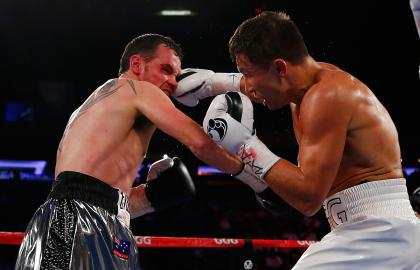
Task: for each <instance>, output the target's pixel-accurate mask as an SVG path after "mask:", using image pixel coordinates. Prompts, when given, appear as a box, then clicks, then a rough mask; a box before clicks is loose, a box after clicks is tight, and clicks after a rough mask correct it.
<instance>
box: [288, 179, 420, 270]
mask: <svg viewBox="0 0 420 270" xmlns="http://www.w3.org/2000/svg"><path fill="white" fill-rule="evenodd" d="M324 210H325V213H326V216H327V218H328V221H329V223H330V226H331V232H330V233H328V234H327V235H325V236H324V237H323V238H322V239H321V241H320V242H318V243H315V244H312V245H310V246H309V248H308V249H307V250H306V251H305V252H304V253H303V255H302V256H301V258H300V259H299V261H298V262H297V263H296V265H295V267H294V268H293V270H304V269H305V270H306V269H308V270H309V269H311V270H321V269H322V270H337V269H340V270H353V269H354V270H355V269H364V270H397V269H398V270H413V269H417V270H418V269H420V220H419V219H418V218H417V217H416V216H415V214H414V211H413V209H412V208H411V205H410V201H409V199H408V193H407V187H406V183H405V179H388V180H381V181H373V182H368V183H364V184H360V185H357V186H354V187H351V188H348V189H345V190H343V191H340V192H338V193H336V194H334V195H332V196H330V197H328V198H327V199H326V200H325V201H324Z"/></svg>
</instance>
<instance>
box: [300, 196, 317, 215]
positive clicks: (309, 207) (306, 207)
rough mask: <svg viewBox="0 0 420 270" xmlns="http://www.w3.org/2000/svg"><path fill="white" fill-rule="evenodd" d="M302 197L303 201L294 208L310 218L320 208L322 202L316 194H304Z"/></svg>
mask: <svg viewBox="0 0 420 270" xmlns="http://www.w3.org/2000/svg"><path fill="white" fill-rule="evenodd" d="M303 197H304V198H305V199H303V200H301V201H300V202H299V203H298V207H296V208H297V210H298V211H299V212H301V213H302V214H303V215H305V216H308V217H311V216H313V215H315V214H316V213H318V212H319V210H320V209H321V208H322V200H321V199H320V198H319V196H317V195H316V194H314V195H310V194H305V196H303Z"/></svg>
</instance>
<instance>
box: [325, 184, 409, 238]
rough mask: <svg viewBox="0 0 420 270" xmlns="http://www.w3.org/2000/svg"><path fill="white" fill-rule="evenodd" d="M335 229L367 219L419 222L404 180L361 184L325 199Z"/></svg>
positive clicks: (328, 214) (332, 226)
mask: <svg viewBox="0 0 420 270" xmlns="http://www.w3.org/2000/svg"><path fill="white" fill-rule="evenodd" d="M323 207H324V210H325V214H326V216H327V219H328V222H329V223H330V226H331V229H332V230H333V229H335V228H336V227H337V226H339V225H341V224H343V223H346V222H351V221H353V220H358V219H362V218H363V217H367V216H375V217H385V218H386V217H396V218H401V219H406V220H409V219H415V215H414V211H413V209H412V207H411V204H410V201H409V198H408V193H407V187H406V182H405V179H404V178H399V179H388V180H380V181H373V182H367V183H364V184H360V185H357V186H354V187H351V188H348V189H345V190H343V191H340V192H337V193H336V194H334V195H332V196H330V197H328V198H327V199H325V201H324V204H323Z"/></svg>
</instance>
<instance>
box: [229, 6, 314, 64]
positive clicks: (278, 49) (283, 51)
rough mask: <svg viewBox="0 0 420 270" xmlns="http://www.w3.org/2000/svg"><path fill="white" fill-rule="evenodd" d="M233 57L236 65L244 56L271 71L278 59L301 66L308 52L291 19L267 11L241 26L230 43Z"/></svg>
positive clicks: (285, 15)
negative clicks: (272, 65) (242, 55)
mask: <svg viewBox="0 0 420 270" xmlns="http://www.w3.org/2000/svg"><path fill="white" fill-rule="evenodd" d="M229 53H230V57H231V58H232V60H233V61H234V62H235V61H236V56H237V55H238V54H241V53H243V54H244V55H246V56H247V57H248V59H249V60H250V61H251V63H253V64H256V65H258V66H261V67H264V68H267V67H268V66H269V65H270V63H271V61H272V60H274V59H276V58H282V59H285V60H286V61H289V62H291V63H293V64H298V63H301V62H302V61H303V60H304V58H305V57H306V56H307V55H308V49H307V48H306V45H305V42H304V40H303V37H302V34H301V33H300V31H299V29H298V27H297V26H296V25H295V23H294V22H293V21H292V20H291V19H290V17H289V15H287V14H286V13H284V12H273V11H265V12H263V13H261V14H259V15H257V16H255V17H253V18H250V19H247V20H245V21H244V22H243V23H242V24H241V25H239V26H238V28H237V29H236V31H235V33H234V34H233V36H232V37H231V38H230V40H229Z"/></svg>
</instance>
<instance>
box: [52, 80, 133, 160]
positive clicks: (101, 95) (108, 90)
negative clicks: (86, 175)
mask: <svg viewBox="0 0 420 270" xmlns="http://www.w3.org/2000/svg"><path fill="white" fill-rule="evenodd" d="M116 81H117V80H110V81H108V82H107V83H105V84H104V85H103V86H102V87H101V88H99V89H97V90H96V91H94V92H93V93H92V94H91V95H90V96H89V97H88V99H87V100H86V101H85V102H84V103H83V104H82V106H80V107H79V108H78V109H77V110H76V111H75V112H74V113H73V114H72V115H71V117H70V119H69V122H68V123H67V126H66V129H65V130H64V134H63V136H62V138H61V141H60V144H59V146H58V151H59V152H61V149H62V146H63V140H64V137H65V136H66V135H67V133H68V131H69V129H70V128H71V126H72V125H73V123H74V122H75V121H76V120H77V118H79V117H80V116H82V115H83V114H84V113H86V112H87V110H88V109H89V108H91V107H92V106H93V105H95V104H96V103H98V102H100V101H102V100H103V99H105V98H107V97H109V96H111V95H112V94H114V93H115V92H117V91H118V89H120V88H121V87H122V86H123V84H120V85H119V86H117V87H115V85H116ZM127 81H128V84H129V85H130V87H131V89H132V90H133V91H134V93H135V94H137V92H136V89H135V87H134V83H133V82H132V81H131V80H127Z"/></svg>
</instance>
